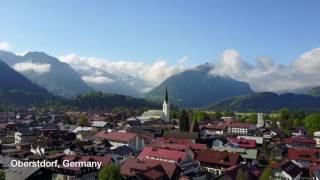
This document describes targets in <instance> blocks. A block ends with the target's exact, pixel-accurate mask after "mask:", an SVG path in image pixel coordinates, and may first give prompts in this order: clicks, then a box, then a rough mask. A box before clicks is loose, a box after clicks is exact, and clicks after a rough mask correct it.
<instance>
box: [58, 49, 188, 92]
mask: <svg viewBox="0 0 320 180" xmlns="http://www.w3.org/2000/svg"><path fill="white" fill-rule="evenodd" d="M59 59H60V60H61V61H62V62H65V63H67V64H69V65H71V67H72V68H74V69H75V70H77V71H90V70H92V69H96V70H102V71H106V72H108V73H111V74H118V73H123V74H129V75H131V76H134V77H138V78H141V79H143V80H144V81H146V82H147V83H149V84H151V85H153V86H156V85H158V84H159V83H161V82H162V81H163V80H165V79H166V78H168V77H169V76H171V75H173V74H176V73H178V72H182V71H184V70H185V69H186V68H187V67H186V66H185V62H186V61H187V57H183V58H182V60H179V61H178V62H179V63H178V65H170V64H168V62H167V61H165V60H162V59H158V60H157V61H155V62H154V63H153V64H145V63H143V62H136V61H123V60H120V61H110V60H106V59H101V58H95V57H80V56H77V55H75V54H68V55H65V56H61V57H60V58H59ZM95 78H96V77H95ZM85 79H86V80H89V79H90V80H92V79H91V78H89V79H88V77H87V78H85ZM99 80H102V78H101V77H100V79H99Z"/></svg>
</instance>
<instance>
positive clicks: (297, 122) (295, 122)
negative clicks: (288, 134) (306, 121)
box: [293, 119, 303, 128]
mask: <svg viewBox="0 0 320 180" xmlns="http://www.w3.org/2000/svg"><path fill="white" fill-rule="evenodd" d="M301 126H303V120H301V119H294V120H293V127H294V128H297V127H301Z"/></svg>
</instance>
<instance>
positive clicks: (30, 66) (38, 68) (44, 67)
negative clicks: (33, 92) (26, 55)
mask: <svg viewBox="0 0 320 180" xmlns="http://www.w3.org/2000/svg"><path fill="white" fill-rule="evenodd" d="M13 68H14V69H15V70H16V71H18V72H27V71H33V72H36V73H38V74H44V73H48V72H50V71H51V64H45V63H44V64H40V63H33V62H32V61H26V62H21V63H17V64H15V65H14V66H13Z"/></svg>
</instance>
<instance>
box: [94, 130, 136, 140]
mask: <svg viewBox="0 0 320 180" xmlns="http://www.w3.org/2000/svg"><path fill="white" fill-rule="evenodd" d="M95 136H96V137H98V138H102V139H107V140H109V141H116V142H125V143H126V142H128V141H130V140H131V139H133V138H135V137H136V136H137V134H134V133H128V132H127V133H123V132H107V131H99V132H98V133H97V134H96V135H95Z"/></svg>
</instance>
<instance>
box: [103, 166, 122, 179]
mask: <svg viewBox="0 0 320 180" xmlns="http://www.w3.org/2000/svg"><path fill="white" fill-rule="evenodd" d="M98 176H99V180H121V179H122V176H121V174H120V168H119V166H117V165H115V164H110V165H107V166H104V167H103V168H101V169H100V170H99V175H98Z"/></svg>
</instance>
